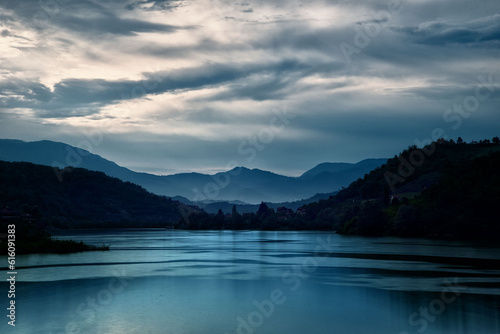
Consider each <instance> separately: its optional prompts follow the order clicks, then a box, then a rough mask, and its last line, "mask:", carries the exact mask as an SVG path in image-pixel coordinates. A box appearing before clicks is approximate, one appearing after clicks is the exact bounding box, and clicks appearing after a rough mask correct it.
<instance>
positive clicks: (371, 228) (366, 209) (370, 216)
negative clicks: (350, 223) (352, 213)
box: [357, 201, 385, 235]
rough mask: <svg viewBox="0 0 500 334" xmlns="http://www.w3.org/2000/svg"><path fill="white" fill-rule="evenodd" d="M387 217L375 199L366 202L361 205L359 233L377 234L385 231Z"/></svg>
mask: <svg viewBox="0 0 500 334" xmlns="http://www.w3.org/2000/svg"><path fill="white" fill-rule="evenodd" d="M384 224H385V217H384V213H383V212H382V207H381V206H380V205H379V204H378V203H377V202H375V201H370V202H365V203H363V205H362V206H361V210H360V212H359V219H358V226H357V227H358V234H359V235H377V234H382V233H385V231H384Z"/></svg>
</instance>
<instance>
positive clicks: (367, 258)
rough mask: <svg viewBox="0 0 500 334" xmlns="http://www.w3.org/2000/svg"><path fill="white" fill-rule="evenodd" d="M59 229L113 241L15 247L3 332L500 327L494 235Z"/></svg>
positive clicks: (499, 259) (401, 331) (291, 333)
mask: <svg viewBox="0 0 500 334" xmlns="http://www.w3.org/2000/svg"><path fill="white" fill-rule="evenodd" d="M59 238H72V239H75V240H83V241H85V242H88V243H92V244H102V243H106V244H110V245H111V250H110V251H108V252H86V253H78V254H71V255H29V256H18V263H17V264H18V268H19V270H18V276H17V280H18V281H17V293H16V297H17V298H16V306H17V318H16V327H15V329H14V328H11V327H10V326H8V325H7V320H5V319H6V318H5V315H3V316H2V317H3V318H4V320H3V321H2V323H1V324H0V332H1V333H29V334H35V333H44V334H45V333H53V334H61V333H85V334H86V333H116V334H118V333H120V334H122V333H154V334H160V333H161V334H164V333H171V334H195V333H203V334H204V333H207V334H211V333H218V334H225V333H244V334H251V333H255V334H257V333H273V334H280V333H287V334H299V333H300V334H304V333H308V334H319V333H328V334H333V333H342V334H351V333H352V334H354V333H359V334H366V333H383V334H388V333H389V334H390V333H394V334H407V333H412V334H413V333H429V334H434V333H475V334H479V333H500V314H499V311H500V248H499V247H493V246H491V245H489V246H487V245H482V244H474V243H462V242H444V241H432V240H424V239H399V238H361V237H342V236H338V235H334V234H329V233H308V232H256V231H243V232H231V231H223V232H219V231H213V232H190V231H172V230H126V231H122V230H105V231H72V232H69V233H67V234H66V235H64V236H59ZM0 288H2V289H3V290H4V291H7V290H8V289H7V285H6V283H1V284H0ZM4 310H5V308H4ZM4 312H5V314H6V311H4Z"/></svg>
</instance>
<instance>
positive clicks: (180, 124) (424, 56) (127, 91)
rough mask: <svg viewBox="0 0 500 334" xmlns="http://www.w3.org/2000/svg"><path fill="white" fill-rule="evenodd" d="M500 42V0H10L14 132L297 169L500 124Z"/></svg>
mask: <svg viewBox="0 0 500 334" xmlns="http://www.w3.org/2000/svg"><path fill="white" fill-rule="evenodd" d="M499 51H500V3H499V2H498V0H481V1H472V0H470V1H464V0H453V1H452V0H418V1H417V0H415V1H410V0H400V1H399V0H365V1H356V0H354V1H347V0H345V1H342V0H338V1H334V0H324V1H315V0H314V1H313V0H311V1H307V0H265V1H264V0H241V1H232V0H163V1H152V0H142V1H141V0H131V1H126V0H123V1H118V0H102V1H80V0H78V1H77V0H42V1H39V0H23V1H14V0H13V1H6V0H0V138H14V139H22V140H27V141H34V140H42V139H48V140H54V141H62V142H65V143H68V144H71V145H75V146H81V147H82V148H85V149H88V150H90V151H92V152H93V153H96V154H99V155H101V156H103V157H105V158H107V159H110V160H113V161H115V162H117V163H118V164H120V165H123V166H126V167H129V168H131V169H133V170H137V171H146V172H154V173H162V174H171V173H175V172H183V171H201V172H213V171H220V170H225V169H226V168H227V167H230V166H232V165H243V166H247V167H252V168H261V169H266V170H272V171H276V172H279V173H283V174H286V175H297V174H300V173H301V172H303V171H305V170H307V169H309V168H312V167H313V166H315V165H316V164H318V163H320V162H325V161H330V162H340V161H343V162H357V161H359V160H362V159H365V158H372V157H373V158H379V157H391V156H393V155H394V154H396V153H398V152H399V151H401V150H402V149H404V148H406V147H408V146H409V145H412V144H414V143H416V141H420V142H421V141H424V140H428V139H430V138H432V134H433V132H436V129H441V132H442V133H443V136H448V137H449V138H455V139H456V138H457V137H458V136H462V137H463V138H464V139H465V140H472V139H482V138H492V137H493V136H496V135H500V127H499V125H500V108H499V107H500V103H499V102H500V99H499V98H500V94H499V93H500V70H499V64H500V63H499V59H500V52H499ZM438 131H439V130H438Z"/></svg>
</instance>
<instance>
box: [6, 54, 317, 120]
mask: <svg viewBox="0 0 500 334" xmlns="http://www.w3.org/2000/svg"><path fill="white" fill-rule="evenodd" d="M307 68H308V66H307V65H305V64H302V63H300V62H298V61H295V60H284V61H282V62H279V63H276V64H275V63H269V64H267V63H263V64H259V63H256V64H248V65H241V64H207V65H205V66H200V67H197V68H190V69H182V70H176V71H166V72H156V73H152V72H148V73H144V76H145V79H144V80H140V81H134V80H120V81H107V80H103V79H91V80H89V79H65V80H62V81H61V82H59V83H57V84H55V85H54V89H53V90H52V91H51V90H50V89H49V88H48V87H46V86H44V85H42V84H40V83H36V82H28V81H13V82H10V83H3V84H2V85H0V94H1V95H4V96H9V97H8V98H6V99H5V100H4V101H2V102H3V105H4V107H7V108H20V107H23V108H27V107H29V108H34V109H39V110H41V111H42V112H41V113H40V116H42V117H66V116H67V117H74V116H75V115H82V116H84V115H88V114H93V113H96V112H98V111H99V109H100V108H101V107H103V106H106V105H109V104H112V103H116V102H119V101H124V100H130V99H134V98H147V95H149V94H161V93H164V92H170V91H176V90H186V89H189V90H196V89H200V88H203V87H207V86H210V87H214V86H220V85H223V84H227V83H230V82H235V81H238V80H240V81H241V80H244V79H245V78H249V77H251V76H260V75H262V76H265V77H269V78H271V79H268V80H267V82H266V81H265V80H264V81H260V80H259V81H258V83H257V84H255V86H253V87H252V86H245V85H243V86H242V87H241V88H240V89H235V90H234V91H231V92H230V93H228V94H227V95H226V96H220V98H222V99H231V98H240V99H241V98H252V99H255V100H262V99H269V98H273V97H274V98H276V97H277V95H279V94H280V91H281V90H283V89H284V88H286V87H287V86H288V85H290V86H292V85H293V83H294V81H295V80H292V79H291V78H288V79H287V78H285V77H286V76H287V75H290V76H300V71H301V70H303V69H307ZM79 109H80V111H78V110H79ZM69 110H72V112H68V111H69Z"/></svg>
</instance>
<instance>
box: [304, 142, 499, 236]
mask: <svg viewBox="0 0 500 334" xmlns="http://www.w3.org/2000/svg"><path fill="white" fill-rule="evenodd" d="M499 142H500V140H498V137H495V138H494V140H493V141H492V142H490V141H489V140H483V141H481V142H479V143H477V142H473V143H469V144H467V143H464V142H463V141H461V140H459V141H458V142H454V141H452V140H451V141H445V140H439V141H437V142H434V143H432V144H431V145H428V146H427V147H424V148H421V149H419V148H417V147H415V146H411V147H409V148H408V149H407V150H405V151H403V152H402V153H401V154H399V155H398V156H395V157H394V158H392V159H389V160H388V161H387V164H385V165H383V166H382V167H380V168H377V169H375V170H373V171H372V172H370V173H369V174H366V175H365V177H364V178H363V179H359V180H357V181H355V182H353V183H352V184H351V185H350V186H349V187H347V188H345V189H342V190H341V191H340V192H339V193H338V194H337V195H336V196H332V197H330V198H329V199H327V200H323V201H320V202H317V203H312V204H309V205H307V206H305V207H303V208H302V209H301V211H302V212H303V214H304V218H305V219H306V220H308V221H314V220H317V219H318V217H320V216H328V217H329V219H330V221H331V222H332V226H333V229H334V230H336V231H337V232H339V233H345V234H360V235H379V234H392V235H407V236H426V237H429V236H437V237H461V238H469V237H478V238H483V237H494V236H500V223H499V222H500V220H499V219H498V204H499V201H500V144H499Z"/></svg>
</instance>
